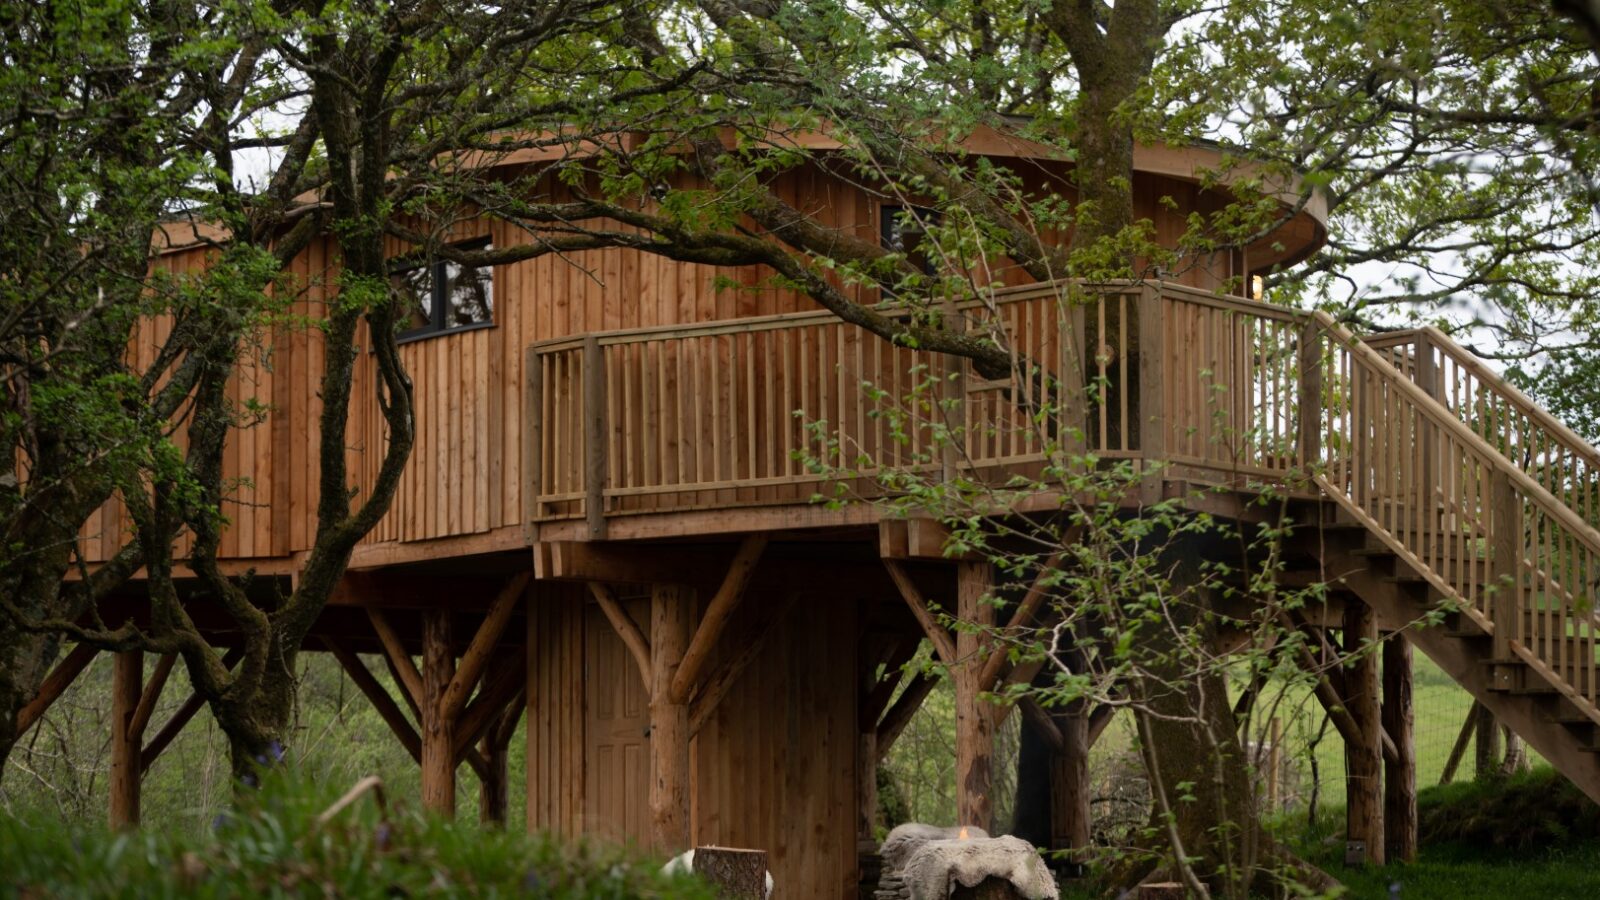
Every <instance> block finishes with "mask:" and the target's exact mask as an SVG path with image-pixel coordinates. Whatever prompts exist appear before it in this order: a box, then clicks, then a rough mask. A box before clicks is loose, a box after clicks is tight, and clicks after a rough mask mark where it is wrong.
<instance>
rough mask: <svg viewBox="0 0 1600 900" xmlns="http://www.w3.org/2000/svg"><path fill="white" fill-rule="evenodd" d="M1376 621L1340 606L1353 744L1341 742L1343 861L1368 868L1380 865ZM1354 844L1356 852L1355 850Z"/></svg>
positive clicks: (1357, 605)
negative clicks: (1347, 660) (1344, 799)
mask: <svg viewBox="0 0 1600 900" xmlns="http://www.w3.org/2000/svg"><path fill="white" fill-rule="evenodd" d="M1377 640H1378V620H1377V617H1376V616H1375V615H1374V614H1373V611H1372V608H1371V607H1369V606H1367V605H1366V604H1365V603H1363V602H1361V601H1360V600H1357V599H1355V598H1353V597H1352V598H1349V599H1347V600H1346V601H1345V607H1344V652H1345V654H1346V655H1347V656H1348V657H1350V658H1351V660H1352V662H1351V664H1350V666H1349V667H1348V668H1347V669H1346V670H1345V691H1346V696H1345V697H1344V698H1343V699H1344V705H1345V708H1346V709H1347V710H1349V713H1350V719H1351V722H1352V724H1353V725H1354V729H1353V730H1354V731H1355V733H1356V735H1355V736H1356V737H1357V738H1358V740H1356V741H1348V740H1347V741H1346V742H1345V792H1346V797H1347V803H1346V807H1345V824H1346V834H1347V837H1348V840H1349V844H1348V845H1347V848H1346V851H1345V858H1346V860H1353V859H1359V860H1360V861H1363V862H1370V863H1373V864H1374V865H1383V862H1384V830H1383V743H1382V735H1383V730H1382V729H1383V722H1382V716H1381V715H1380V712H1379V703H1378V700H1379V677H1378V649H1377V648H1376V647H1374V646H1372V645H1373V644H1375V643H1376V642H1377ZM1358 844H1359V846H1358Z"/></svg>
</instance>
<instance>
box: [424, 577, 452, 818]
mask: <svg viewBox="0 0 1600 900" xmlns="http://www.w3.org/2000/svg"><path fill="white" fill-rule="evenodd" d="M455 669H456V659H455V651H454V649H453V648H452V646H451V635H450V613H449V611H448V610H443V609H429V610H424V611H423V613H422V703H421V707H422V722H421V725H422V808H423V809H425V810H427V811H429V812H431V813H435V814H437V815H441V816H445V817H447V818H454V817H455V814H456V756H455V729H454V727H453V726H454V724H455V722H454V719H453V718H451V717H449V716H446V715H444V712H445V710H444V709H443V703H442V701H443V699H444V694H445V691H446V690H447V689H448V688H449V687H450V680H451V679H452V678H454V677H455Z"/></svg>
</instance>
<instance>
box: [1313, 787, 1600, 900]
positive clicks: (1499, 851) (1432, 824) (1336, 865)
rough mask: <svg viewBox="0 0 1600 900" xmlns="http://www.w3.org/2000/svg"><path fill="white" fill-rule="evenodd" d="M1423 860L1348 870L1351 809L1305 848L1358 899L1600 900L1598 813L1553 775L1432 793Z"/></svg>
mask: <svg viewBox="0 0 1600 900" xmlns="http://www.w3.org/2000/svg"><path fill="white" fill-rule="evenodd" d="M1417 806H1418V814H1419V815H1418V817H1419V820H1420V823H1421V824H1420V828H1419V831H1420V834H1421V840H1422V847H1421V850H1420V851H1419V853H1418V858H1417V861H1416V862H1414V863H1410V864H1396V865H1390V866H1385V867H1382V868H1379V867H1376V866H1367V867H1362V868H1347V867H1345V866H1344V865H1343V859H1342V858H1343V846H1344V844H1343V839H1342V834H1341V831H1342V828H1343V819H1344V810H1343V809H1339V808H1333V809H1330V810H1328V814H1327V815H1326V816H1324V817H1323V818H1322V819H1321V820H1320V821H1319V823H1318V827H1317V828H1316V829H1315V830H1310V831H1306V832H1305V833H1303V834H1302V835H1301V836H1300V840H1299V841H1298V843H1299V845H1300V850H1301V852H1302V854H1303V855H1304V856H1305V857H1306V858H1307V859H1309V860H1310V861H1312V862H1314V863H1316V864H1317V865H1319V866H1321V867H1322V868H1323V869H1324V870H1325V871H1327V872H1328V873H1329V874H1330V875H1332V876H1333V877H1335V878H1337V879H1339V881H1341V882H1342V883H1343V884H1344V885H1345V887H1346V888H1347V891H1348V893H1347V894H1346V895H1345V896H1347V897H1351V898H1372V900H1380V898H1389V897H1396V896H1398V897H1401V898H1404V900H1519V898H1523V897H1538V898H1549V900H1556V898H1568V897H1571V898H1587V897H1597V896H1600V807H1597V806H1596V805H1595V804H1594V803H1592V802H1590V801H1589V800H1588V799H1587V798H1586V797H1584V796H1583V795H1582V794H1581V793H1579V791H1578V790H1577V788H1574V787H1573V786H1572V784H1571V783H1570V782H1568V781H1567V780H1566V779H1565V778H1563V777H1562V776H1561V775H1560V774H1558V773H1556V772H1555V771H1554V770H1553V769H1550V768H1546V767H1540V768H1538V769H1535V770H1534V771H1532V772H1530V773H1527V774H1524V775H1519V776H1517V777H1514V778H1510V779H1504V780H1496V781H1489V782H1470V781H1469V782H1465V783H1457V784H1451V785H1444V786H1435V787H1431V788H1425V789H1424V790H1422V791H1421V792H1420V794H1419V796H1418V801H1417Z"/></svg>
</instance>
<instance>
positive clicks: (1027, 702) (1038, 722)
mask: <svg viewBox="0 0 1600 900" xmlns="http://www.w3.org/2000/svg"><path fill="white" fill-rule="evenodd" d="M1017 705H1018V706H1020V707H1022V715H1023V717H1024V718H1025V719H1027V720H1028V727H1029V728H1032V729H1033V733H1034V734H1037V735H1038V736H1039V738H1040V739H1041V740H1043V741H1044V742H1045V744H1046V746H1048V747H1049V748H1050V752H1051V753H1053V754H1054V753H1062V752H1064V751H1065V750H1066V749H1067V741H1066V736H1065V735H1063V734H1062V733H1061V729H1060V728H1058V727H1056V723H1055V719H1053V718H1052V717H1051V715H1050V711H1049V710H1047V709H1045V708H1044V707H1043V706H1040V705H1039V701H1038V700H1036V699H1034V698H1033V697H1022V698H1021V699H1020V700H1018V702H1017Z"/></svg>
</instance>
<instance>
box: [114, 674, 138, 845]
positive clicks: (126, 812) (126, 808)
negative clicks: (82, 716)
mask: <svg viewBox="0 0 1600 900" xmlns="http://www.w3.org/2000/svg"><path fill="white" fill-rule="evenodd" d="M112 659H113V663H112V669H111V797H110V805H111V810H110V814H111V815H110V818H111V827H112V828H117V829H124V828H133V827H134V826H136V825H138V824H139V775H140V772H141V769H142V767H141V766H140V765H139V749H140V748H139V740H140V738H141V735H140V734H139V733H138V732H136V731H135V730H134V728H135V725H136V722H135V721H134V713H135V712H136V711H137V710H138V708H139V695H140V693H141V692H142V691H143V689H144V652H143V651H140V650H127V651H124V652H122V653H118V654H116V655H115V656H114V657H112Z"/></svg>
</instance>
